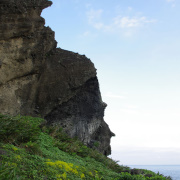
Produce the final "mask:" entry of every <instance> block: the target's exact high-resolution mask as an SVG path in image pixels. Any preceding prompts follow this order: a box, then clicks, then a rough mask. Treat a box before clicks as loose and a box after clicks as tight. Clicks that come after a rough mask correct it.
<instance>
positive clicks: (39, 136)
mask: <svg viewBox="0 0 180 180" xmlns="http://www.w3.org/2000/svg"><path fill="white" fill-rule="evenodd" d="M0 137H1V138H0V179H1V180H10V179H11V180H26V179H34V180H66V179H69V180H78V179H87V180H88V179H95V180H111V179H113V180H146V179H147V180H166V179H169V180H170V179H171V178H170V177H164V176H163V175H159V174H156V173H154V172H151V171H148V170H142V169H130V168H128V167H125V166H120V165H118V164H117V162H115V161H113V160H112V159H110V158H107V157H105V156H104V155H102V154H100V153H99V152H98V151H96V150H95V149H90V148H87V147H86V146H84V145H83V144H82V143H81V142H80V141H78V140H77V139H72V138H69V137H68V136H67V135H66V134H65V133H64V132H63V130H62V129H61V128H54V127H46V126H45V121H44V120H43V119H40V118H32V117H24V116H16V117H11V116H4V115H0Z"/></svg>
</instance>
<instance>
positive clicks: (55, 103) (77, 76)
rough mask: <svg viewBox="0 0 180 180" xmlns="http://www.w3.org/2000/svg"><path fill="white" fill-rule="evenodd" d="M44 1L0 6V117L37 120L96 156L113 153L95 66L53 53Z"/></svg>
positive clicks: (0, 2) (11, 0)
mask: <svg viewBox="0 0 180 180" xmlns="http://www.w3.org/2000/svg"><path fill="white" fill-rule="evenodd" d="M51 4H52V2H51V1H48V0H26V1H24V0H8V1H7V0H0V113H3V114H11V115H17V114H22V115H32V116H39V115H40V116H41V117H43V118H45V119H46V120H47V123H48V124H53V125H56V126H60V127H63V128H64V130H65V131H66V132H67V133H68V134H69V135H70V136H71V137H75V136H77V137H78V138H79V139H80V140H81V141H82V142H83V143H84V144H86V145H88V146H90V147H92V146H93V144H94V142H98V143H99V147H98V149H99V151H100V152H102V153H104V154H106V155H108V154H110V152H111V149H110V138H111V137H112V136H113V135H114V134H113V133H112V132H111V131H110V129H109V127H108V125H107V124H106V123H105V122H104V119H103V117H104V109H105V107H106V104H105V103H104V102H103V101H102V98H101V94H100V91H99V83H98V80H97V76H96V69H95V67H94V64H93V63H92V62H91V61H90V59H88V58H87V57H86V56H84V55H79V54H78V53H73V52H70V51H66V50H63V49H60V48H56V44H57V43H56V41H55V39H54V32H53V31H52V30H51V29H50V28H49V27H45V26H44V23H45V21H44V19H43V18H42V17H41V16H40V14H41V12H42V10H43V9H44V8H46V7H48V6H50V5H51Z"/></svg>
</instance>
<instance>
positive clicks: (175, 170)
mask: <svg viewBox="0 0 180 180" xmlns="http://www.w3.org/2000/svg"><path fill="white" fill-rule="evenodd" d="M129 167H131V168H137V169H148V170H151V171H153V172H155V173H158V172H159V173H160V174H163V175H164V176H171V178H172V179H173V180H180V165H130V166H129Z"/></svg>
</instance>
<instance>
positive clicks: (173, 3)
mask: <svg viewBox="0 0 180 180" xmlns="http://www.w3.org/2000/svg"><path fill="white" fill-rule="evenodd" d="M166 2H168V3H171V7H175V6H176V4H175V3H176V0H166Z"/></svg>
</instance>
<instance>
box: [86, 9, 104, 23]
mask: <svg viewBox="0 0 180 180" xmlns="http://www.w3.org/2000/svg"><path fill="white" fill-rule="evenodd" d="M102 13H103V10H102V9H99V10H93V9H91V10H90V11H88V12H87V18H88V22H89V23H90V24H92V25H94V24H96V23H97V22H98V20H99V19H100V18H101V15H102Z"/></svg>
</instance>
